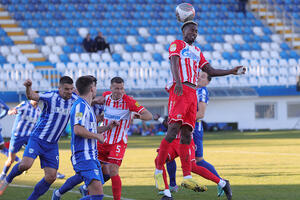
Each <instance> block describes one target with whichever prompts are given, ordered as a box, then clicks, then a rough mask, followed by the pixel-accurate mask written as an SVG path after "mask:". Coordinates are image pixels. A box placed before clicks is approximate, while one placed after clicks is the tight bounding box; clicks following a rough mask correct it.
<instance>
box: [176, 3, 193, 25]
mask: <svg viewBox="0 0 300 200" xmlns="http://www.w3.org/2000/svg"><path fill="white" fill-rule="evenodd" d="M176 17H177V20H178V21H179V22H183V23H184V22H186V21H190V20H193V19H194V17H195V9H194V7H193V6H192V4H189V3H181V4H179V5H178V6H177V7H176Z"/></svg>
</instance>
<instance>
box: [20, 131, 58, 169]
mask: <svg viewBox="0 0 300 200" xmlns="http://www.w3.org/2000/svg"><path fill="white" fill-rule="evenodd" d="M58 155H59V154H58V144H57V143H50V142H47V141H44V140H41V139H39V138H36V137H33V136H30V137H29V140H28V144H27V146H26V149H25V151H24V154H23V157H24V156H26V157H30V158H33V159H36V157H37V156H39V157H40V161H41V168H42V169H43V168H45V167H50V168H53V169H58V165H59V156H58Z"/></svg>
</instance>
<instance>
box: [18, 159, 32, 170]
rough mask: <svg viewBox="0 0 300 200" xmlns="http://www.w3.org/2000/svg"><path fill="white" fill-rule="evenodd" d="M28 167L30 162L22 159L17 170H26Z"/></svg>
mask: <svg viewBox="0 0 300 200" xmlns="http://www.w3.org/2000/svg"><path fill="white" fill-rule="evenodd" d="M30 167H31V164H30V163H27V162H24V161H23V160H22V161H21V163H20V165H19V170H20V171H26V170H28V169H30Z"/></svg>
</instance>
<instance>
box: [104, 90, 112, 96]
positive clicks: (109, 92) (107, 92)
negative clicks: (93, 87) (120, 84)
mask: <svg viewBox="0 0 300 200" xmlns="http://www.w3.org/2000/svg"><path fill="white" fill-rule="evenodd" d="M109 94H111V91H105V92H103V93H102V96H104V97H105V96H107V95H109Z"/></svg>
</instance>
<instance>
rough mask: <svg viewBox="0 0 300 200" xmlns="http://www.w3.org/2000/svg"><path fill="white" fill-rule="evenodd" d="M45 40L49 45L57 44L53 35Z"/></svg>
mask: <svg viewBox="0 0 300 200" xmlns="http://www.w3.org/2000/svg"><path fill="white" fill-rule="evenodd" d="M44 40H45V43H46V44H47V45H49V46H53V45H55V41H54V38H53V37H51V36H47V37H45V38H44Z"/></svg>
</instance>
